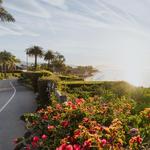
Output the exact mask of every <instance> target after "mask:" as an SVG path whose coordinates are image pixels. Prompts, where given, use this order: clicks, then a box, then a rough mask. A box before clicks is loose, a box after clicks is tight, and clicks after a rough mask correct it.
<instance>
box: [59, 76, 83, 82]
mask: <svg viewBox="0 0 150 150" xmlns="http://www.w3.org/2000/svg"><path fill="white" fill-rule="evenodd" d="M58 77H59V78H60V79H61V80H62V81H84V79H83V78H80V77H77V76H64V75H58Z"/></svg>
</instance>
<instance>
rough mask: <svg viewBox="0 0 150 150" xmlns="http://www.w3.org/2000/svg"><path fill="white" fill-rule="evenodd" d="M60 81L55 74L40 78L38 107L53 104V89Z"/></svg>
mask: <svg viewBox="0 0 150 150" xmlns="http://www.w3.org/2000/svg"><path fill="white" fill-rule="evenodd" d="M59 81H60V79H59V78H58V77H57V76H55V75H51V76H48V77H45V76H44V77H41V78H40V79H39V80H38V94H39V96H38V98H37V103H38V107H45V106H47V105H50V104H51V100H50V97H51V95H50V93H51V92H52V91H53V89H54V88H55V87H56V85H57V83H58V82H59ZM48 84H49V87H48ZM53 86H55V87H53Z"/></svg>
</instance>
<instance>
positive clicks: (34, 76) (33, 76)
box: [20, 70, 52, 92]
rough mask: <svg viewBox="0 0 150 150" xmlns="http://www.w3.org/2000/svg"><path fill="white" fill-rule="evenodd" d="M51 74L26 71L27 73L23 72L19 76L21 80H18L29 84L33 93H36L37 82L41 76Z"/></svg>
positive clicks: (49, 74) (49, 73)
mask: <svg viewBox="0 0 150 150" xmlns="http://www.w3.org/2000/svg"><path fill="white" fill-rule="evenodd" d="M51 75H52V73H51V72H49V71H45V70H43V71H28V72H23V73H22V74H21V78H20V80H21V81H22V82H25V83H27V84H30V85H31V86H32V87H33V89H34V92H37V91H38V80H39V79H40V78H41V77H42V76H51Z"/></svg>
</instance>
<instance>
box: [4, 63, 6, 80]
mask: <svg viewBox="0 0 150 150" xmlns="http://www.w3.org/2000/svg"><path fill="white" fill-rule="evenodd" d="M4 77H5V78H6V64H5V63H4Z"/></svg>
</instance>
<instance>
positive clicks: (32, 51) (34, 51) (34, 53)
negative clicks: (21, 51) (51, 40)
mask: <svg viewBox="0 0 150 150" xmlns="http://www.w3.org/2000/svg"><path fill="white" fill-rule="evenodd" d="M26 54H27V55H29V56H30V57H34V60H35V62H34V69H35V70H37V58H38V57H43V48H41V47H40V46H32V47H30V48H28V49H26Z"/></svg>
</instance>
